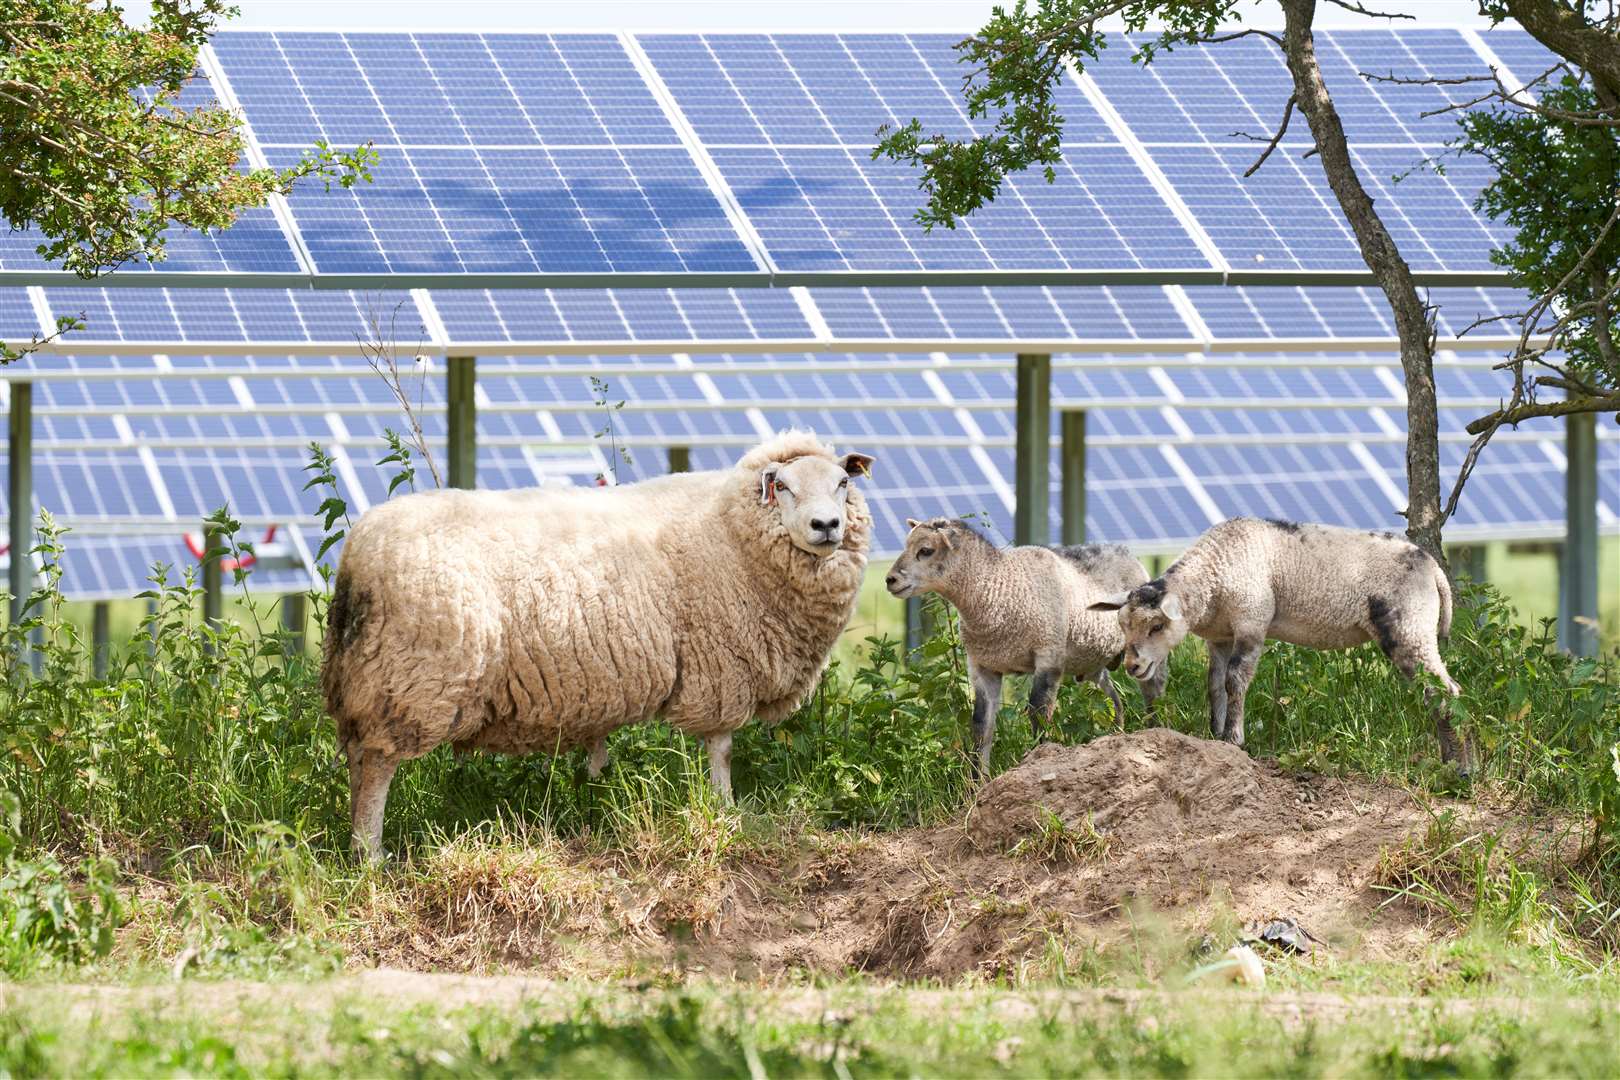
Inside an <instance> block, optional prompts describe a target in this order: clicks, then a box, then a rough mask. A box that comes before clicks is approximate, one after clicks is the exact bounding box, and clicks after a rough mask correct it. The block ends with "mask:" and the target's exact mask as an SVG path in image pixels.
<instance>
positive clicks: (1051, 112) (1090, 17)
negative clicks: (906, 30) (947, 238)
mask: <svg viewBox="0 0 1620 1080" xmlns="http://www.w3.org/2000/svg"><path fill="white" fill-rule="evenodd" d="M1239 6H1240V5H1239V4H1238V2H1237V0H1135V2H1127V3H1118V2H1115V0H1036V2H1035V4H1034V5H1033V6H1032V5H1031V4H1030V3H1029V0H1017V2H1016V3H1014V4H1013V5H1012V6H1011V7H1010V8H1005V7H997V8H995V9H994V10H993V11H992V13H991V15H990V19H989V21H988V22H986V23H985V25H984V27H983V28H982V29H981V30H980V31H979V32H978V33H977V34H975V35H973V36H972V37H969V38H966V39H964V40H963V41H961V42H959V43H958V44H957V46H956V50H957V52H958V53H959V54H960V56H959V58H958V59H959V61H960V62H961V63H964V64H968V65H971V69H970V71H969V73H968V74H967V75H965V76H964V77H963V82H962V90H963V95H964V97H965V99H966V104H967V110H968V115H969V116H971V117H972V118H973V119H974V120H975V121H985V120H989V121H990V123H989V124H988V125H984V124H982V123H981V124H980V125H978V126H980V127H988V130H987V131H984V132H983V133H981V134H975V135H974V136H972V137H971V138H967V139H953V138H951V137H949V136H947V135H944V134H941V133H938V132H929V131H926V130H925V129H924V128H923V126H922V122H921V121H920V120H915V119H913V120H912V121H910V122H909V123H907V124H905V125H904V126H902V127H900V128H898V129H894V130H890V129H889V128H888V127H887V126H885V127H884V128H883V129H882V130H880V131H879V133H878V134H879V135H880V136H881V141H880V142H879V143H878V145H877V147H876V148H875V149H874V150H873V151H872V157H873V158H874V159H876V158H879V157H886V158H889V159H891V160H894V161H899V162H903V163H905V164H908V165H912V166H921V168H922V175H921V178H920V179H919V181H918V183H919V185H920V186H921V188H922V190H923V192H924V193H925V194H926V195H927V202H926V204H925V205H924V206H923V207H922V208H921V209H919V210H918V211H917V213H916V218H917V220H918V221H919V222H920V223H921V224H922V225H923V227H924V228H927V229H932V228H933V227H934V226H936V225H944V226H946V227H947V228H954V227H955V226H956V220H957V218H959V217H964V216H966V215H968V214H971V213H973V212H974V211H975V210H977V209H979V208H980V207H982V206H983V205H984V204H986V203H988V202H992V201H994V199H995V197H996V195H997V193H998V192H999V191H1000V190H1001V185H1002V182H1003V181H1004V180H1005V178H1006V176H1007V175H1008V174H1009V173H1015V172H1022V171H1023V170H1025V169H1028V168H1030V167H1031V166H1035V165H1040V166H1043V167H1044V170H1045V176H1046V179H1047V182H1048V183H1050V182H1051V181H1052V180H1054V179H1055V178H1056V173H1055V171H1054V166H1056V165H1057V164H1058V162H1060V161H1061V160H1062V159H1063V154H1062V148H1061V147H1062V142H1063V123H1064V121H1063V115H1062V113H1060V112H1059V111H1058V108H1057V102H1056V93H1057V89H1058V87H1059V86H1060V85H1061V84H1062V82H1063V79H1064V77H1065V75H1066V73H1067V66H1068V65H1069V64H1070V63H1073V64H1074V65H1075V66H1076V67H1077V68H1083V65H1084V63H1085V61H1086V60H1087V59H1091V60H1095V59H1097V58H1098V56H1099V54H1100V53H1101V51H1102V49H1103V48H1104V47H1105V45H1106V41H1105V37H1104V34H1103V32H1102V31H1100V30H1098V29H1097V28H1096V22H1097V20H1099V19H1101V18H1104V17H1106V16H1108V15H1112V14H1116V13H1118V14H1120V15H1122V16H1123V18H1124V20H1125V28H1126V30H1127V31H1128V32H1131V33H1137V32H1140V31H1142V30H1144V29H1146V28H1147V27H1148V25H1149V24H1150V23H1152V24H1153V25H1154V27H1155V28H1156V30H1157V36H1156V37H1154V38H1152V39H1151V40H1149V41H1147V42H1145V43H1143V44H1142V45H1141V46H1140V47H1139V48H1137V50H1136V51H1135V53H1134V54H1133V56H1132V59H1133V60H1136V61H1138V62H1140V63H1144V64H1145V63H1148V62H1150V61H1152V59H1153V57H1154V56H1155V55H1156V54H1157V53H1158V52H1160V51H1165V52H1169V51H1171V50H1173V49H1174V48H1175V47H1176V46H1177V45H1180V44H1190V43H1194V42H1198V41H1201V40H1204V39H1206V38H1209V37H1211V36H1213V35H1214V34H1215V32H1216V29H1217V28H1218V27H1219V26H1221V25H1222V24H1224V23H1229V22H1236V21H1240V16H1239V14H1238V8H1239Z"/></svg>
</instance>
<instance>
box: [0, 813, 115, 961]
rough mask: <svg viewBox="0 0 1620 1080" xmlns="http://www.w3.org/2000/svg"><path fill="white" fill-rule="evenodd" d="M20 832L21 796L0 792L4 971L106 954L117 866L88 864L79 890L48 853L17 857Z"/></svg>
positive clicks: (103, 862)
mask: <svg viewBox="0 0 1620 1080" xmlns="http://www.w3.org/2000/svg"><path fill="white" fill-rule="evenodd" d="M21 829H22V808H21V804H20V803H19V802H18V800H17V796H16V795H14V794H12V793H11V792H9V791H0V971H5V972H7V973H8V974H11V975H17V974H21V973H24V972H27V971H30V970H32V969H34V968H36V967H40V966H42V965H46V964H50V963H53V962H61V963H65V964H80V963H84V962H85V961H88V960H91V959H94V958H96V957H101V956H105V955H107V953H108V952H109V951H110V950H111V949H112V944H113V930H114V928H115V927H117V925H118V922H119V918H120V915H121V907H122V905H121V904H120V903H119V899H118V891H117V889H116V887H115V886H116V883H117V878H118V874H117V870H116V869H115V868H114V866H113V864H112V863H111V862H110V861H109V860H107V859H90V860H87V861H86V862H85V864H84V866H83V868H82V874H81V876H82V878H83V882H82V884H80V885H78V886H75V885H74V884H73V883H72V882H71V881H70V880H69V876H68V874H67V871H66V870H65V869H64V868H63V866H62V864H61V863H60V862H59V861H58V860H57V859H56V857H55V856H54V855H52V854H50V853H49V852H46V853H42V854H36V855H34V856H32V857H24V856H23V855H21V854H20V853H19V850H18V849H19V847H20V845H21V840H22V837H21Z"/></svg>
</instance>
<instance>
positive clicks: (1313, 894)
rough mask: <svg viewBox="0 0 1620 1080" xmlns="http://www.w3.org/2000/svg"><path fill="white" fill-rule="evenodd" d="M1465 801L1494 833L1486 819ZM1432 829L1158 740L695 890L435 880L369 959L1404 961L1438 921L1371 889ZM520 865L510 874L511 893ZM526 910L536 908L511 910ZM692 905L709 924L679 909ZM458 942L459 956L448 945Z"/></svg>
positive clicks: (1356, 795) (1343, 788)
mask: <svg viewBox="0 0 1620 1080" xmlns="http://www.w3.org/2000/svg"><path fill="white" fill-rule="evenodd" d="M1451 805H1454V806H1456V808H1457V811H1458V813H1459V815H1460V816H1461V817H1462V819H1463V820H1464V821H1469V820H1473V821H1477V822H1479V823H1480V824H1487V823H1489V821H1488V819H1489V818H1490V816H1491V815H1490V814H1489V813H1488V812H1487V811H1485V810H1483V809H1481V808H1480V807H1478V806H1476V805H1474V804H1470V803H1461V804H1451ZM1427 821H1428V818H1427V815H1426V813H1425V811H1424V810H1423V808H1422V807H1420V806H1419V805H1418V804H1417V803H1416V802H1415V801H1414V800H1413V798H1412V797H1411V796H1410V795H1408V794H1407V793H1406V792H1404V791H1402V790H1400V789H1398V788H1394V787H1391V786H1388V785H1385V784H1380V783H1376V782H1373V781H1369V780H1364V779H1358V778H1335V777H1323V776H1316V775H1311V774H1303V773H1287V772H1284V771H1283V770H1281V769H1280V768H1278V767H1277V765H1276V764H1275V763H1273V762H1270V761H1264V760H1255V759H1252V758H1250V757H1249V756H1248V755H1247V754H1246V753H1245V752H1244V751H1242V750H1240V749H1238V748H1236V747H1233V746H1229V745H1227V744H1225V743H1221V742H1215V741H1211V740H1208V739H1198V738H1191V737H1188V736H1186V735H1182V734H1179V733H1177V732H1174V731H1170V730H1166V729H1152V730H1147V731H1137V732H1131V733H1129V734H1122V735H1111V736H1107V737H1105V738H1101V739H1097V740H1095V741H1094V742H1091V743H1088V744H1086V745H1083V746H1058V745H1055V744H1050V743H1048V744H1043V745H1041V746H1039V747H1037V748H1036V749H1034V750H1032V751H1031V752H1030V753H1029V755H1028V756H1027V757H1026V758H1025V759H1024V760H1023V761H1022V762H1021V763H1020V764H1019V765H1018V766H1017V767H1015V768H1013V769H1012V770H1010V771H1008V772H1007V773H1005V774H1003V775H1001V776H999V777H997V778H996V779H995V780H993V781H991V782H990V783H988V784H987V785H985V787H984V788H983V790H982V791H981V792H980V793H979V797H978V799H977V800H976V801H975V803H974V805H973V806H972V808H971V809H970V810H969V812H968V813H967V815H966V816H965V819H964V820H963V822H961V823H960V824H953V825H949V826H943V827H937V828H930V829H913V830H908V831H905V832H899V833H884V834H876V835H866V836H860V835H853V834H848V833H833V834H818V835H801V836H800V837H799V839H798V843H799V844H800V847H799V849H798V850H796V851H795V850H793V849H792V848H791V846H789V847H787V848H781V847H778V848H773V849H772V850H771V851H769V852H766V853H762V852H756V853H755V854H754V855H752V856H750V857H745V858H741V859H732V860H729V861H728V862H727V864H726V865H725V866H723V867H719V868H716V871H717V872H714V873H710V874H709V875H707V876H706V877H703V878H702V879H701V880H699V879H693V882H695V883H693V882H689V883H687V884H685V885H682V884H680V880H682V879H680V875H679V874H677V873H675V871H671V872H670V873H668V874H662V875H661V876H656V875H655V876H654V877H648V876H646V875H645V874H639V875H627V876H620V873H619V871H618V869H616V868H614V867H613V866H611V865H609V863H608V861H606V860H605V857H604V856H603V855H601V854H598V855H596V856H593V857H590V858H589V859H586V858H578V859H576V858H575V857H574V856H572V855H569V854H567V853H566V852H564V851H562V850H560V849H559V850H557V851H554V852H552V853H551V854H550V855H549V856H548V857H547V860H543V861H545V862H546V866H545V868H544V869H545V871H546V872H545V873H544V874H536V875H531V876H532V877H533V878H534V881H533V888H525V889H521V890H517V891H516V892H514V890H513V889H512V888H511V887H509V886H508V887H503V889H502V891H501V895H500V896H499V897H496V898H494V899H491V898H488V897H481V896H480V895H477V894H478V892H479V889H480V888H481V887H482V886H480V885H479V882H482V881H484V879H485V878H487V877H489V875H487V874H486V875H472V876H471V877H468V876H467V875H462V876H461V877H458V878H455V879H454V881H455V882H460V883H459V884H455V883H452V881H451V880H449V879H445V878H443V877H442V876H437V875H436V876H435V880H437V881H440V882H441V884H443V885H444V890H445V891H446V895H445V896H443V897H440V898H439V899H438V901H436V902H435V903H434V904H433V905H424V906H422V907H419V908H417V910H416V918H415V919H414V920H413V921H414V925H411V926H408V927H407V926H403V925H402V926H399V927H396V929H397V930H398V931H400V932H398V933H393V934H390V935H386V937H387V938H388V939H389V942H388V943H387V944H385V943H384V941H383V940H382V938H381V937H374V938H373V943H372V947H371V948H369V949H367V948H364V947H362V950H361V951H362V952H366V953H369V954H370V958H371V960H372V962H378V961H381V962H385V963H390V964H393V965H396V966H401V967H412V968H424V967H426V968H442V967H445V966H447V965H448V966H452V967H461V968H463V969H471V970H480V969H486V970H487V969H488V968H489V967H491V966H498V967H516V968H520V969H526V970H529V971H534V972H537V973H542V974H550V973H558V974H564V973H580V972H582V971H585V970H588V969H592V968H594V967H600V968H601V969H603V970H608V969H617V970H621V971H622V970H624V969H625V968H626V966H629V967H631V968H634V969H639V970H659V969H663V970H668V969H672V968H674V969H683V970H701V971H706V972H709V973H712V974H736V975H739V976H742V977H749V978H753V977H761V978H771V977H774V976H777V975H780V974H783V973H785V972H790V971H793V970H795V969H799V970H815V971H829V972H844V971H848V970H852V969H853V970H861V971H868V972H872V973H874V974H878V975H888V976H898V977H917V976H932V977H939V978H955V977H957V976H960V975H963V974H968V973H979V974H990V975H994V974H1005V973H1012V972H1016V971H1020V970H1022V971H1029V970H1031V968H1032V967H1034V968H1037V969H1038V968H1040V967H1041V966H1042V965H1044V966H1046V967H1054V966H1058V965H1074V964H1094V963H1107V962H1110V961H1109V960H1108V959H1107V956H1108V955H1109V954H1112V956H1114V957H1118V956H1120V953H1121V950H1135V952H1134V953H1132V954H1130V955H1129V956H1128V957H1126V959H1125V961H1124V962H1127V963H1128V964H1130V965H1133V966H1134V967H1135V968H1137V969H1144V968H1145V969H1153V968H1155V967H1159V968H1162V967H1164V966H1167V965H1171V964H1178V963H1183V962H1185V961H1186V959H1187V948H1188V940H1189V935H1190V936H1191V937H1193V938H1196V937H1197V936H1198V935H1199V934H1201V933H1203V932H1204V931H1206V930H1209V931H1211V932H1212V933H1214V934H1216V935H1217V936H1223V935H1224V936H1229V935H1230V934H1231V933H1232V931H1233V930H1235V929H1236V924H1241V923H1247V922H1250V921H1258V920H1269V919H1271V918H1275V917H1290V918H1294V919H1297V920H1298V921H1299V922H1300V923H1302V924H1303V925H1304V926H1306V927H1307V928H1309V929H1310V930H1311V931H1312V932H1313V933H1314V934H1315V935H1317V936H1318V937H1320V938H1324V939H1326V940H1328V941H1329V942H1330V944H1331V946H1332V947H1333V948H1334V949H1335V950H1336V951H1338V952H1340V953H1341V954H1343V953H1345V952H1349V951H1357V952H1361V953H1370V954H1373V955H1386V956H1393V955H1405V954H1408V953H1411V952H1412V951H1413V950H1414V949H1416V948H1420V947H1421V946H1422V945H1423V944H1424V943H1426V942H1427V941H1428V940H1430V939H1431V938H1430V934H1431V933H1432V932H1435V929H1436V928H1429V927H1426V926H1424V925H1423V924H1422V923H1421V921H1420V916H1419V915H1418V914H1417V913H1415V912H1414V911H1411V910H1407V909H1403V908H1401V907H1399V906H1392V907H1388V908H1381V907H1380V904H1381V902H1382V901H1383V900H1384V899H1385V895H1384V894H1382V893H1380V892H1378V891H1377V890H1375V889H1373V888H1372V884H1371V883H1372V878H1373V875H1374V872H1375V870H1376V867H1377V864H1378V860H1379V856H1380V854H1381V852H1382V851H1383V850H1384V849H1385V848H1395V847H1398V846H1400V845H1401V844H1402V843H1404V842H1405V841H1406V840H1407V838H1408V837H1410V836H1412V835H1414V834H1421V832H1422V831H1423V829H1424V827H1425V825H1426V823H1427ZM509 870H510V868H509V867H508V868H507V869H506V870H503V871H502V872H501V873H499V874H497V875H495V876H496V877H498V878H499V879H500V880H502V881H508V879H510V878H511V877H512V874H511V873H510V872H509ZM462 878H466V880H465V881H463V880H462ZM576 879H577V883H578V884H580V888H581V889H582V890H583V892H582V895H583V896H584V897H585V899H583V900H580V901H579V902H578V903H571V902H569V901H568V900H567V899H566V898H565V897H564V896H563V893H566V892H567V890H566V889H562V888H561V887H560V884H559V883H562V882H566V881H568V880H576ZM587 886H588V887H587ZM609 886H611V887H609ZM451 894H454V895H451ZM463 894H465V895H463ZM508 894H510V895H508ZM609 894H611V895H609ZM688 894H689V895H688ZM524 897H530V898H532V903H533V904H534V905H536V909H535V910H534V912H533V913H532V915H524V913H523V912H522V911H517V912H513V911H510V910H508V909H511V908H512V907H513V905H514V904H516V905H517V906H518V907H520V908H521V907H524V906H525V905H526V904H527V903H529V902H531V901H526V900H524ZM593 898H594V899H593ZM496 900H498V901H499V903H496ZM485 901H487V902H485ZM587 901H588V902H587ZM609 901H611V902H609ZM496 909H498V910H499V911H501V912H505V913H506V916H508V917H507V918H506V919H505V921H504V922H501V923H500V925H499V926H493V927H486V928H485V931H487V932H480V933H474V932H473V930H471V929H469V928H467V927H465V926H462V925H461V923H462V922H465V921H466V918H465V917H463V916H465V915H466V913H468V912H475V913H476V912H481V911H490V910H496ZM688 909H690V912H698V915H691V914H690V913H688V914H686V915H682V916H681V917H680V918H675V917H673V916H672V915H670V913H671V912H674V913H676V914H679V913H680V912H688ZM661 912H662V913H664V914H663V915H660V914H659V913H661ZM446 913H461V914H460V915H459V916H458V918H455V919H453V918H450V916H449V915H448V914H446ZM458 919H459V921H458ZM474 921H482V920H476V919H475V920H474ZM436 923H440V924H442V925H435V924H436ZM474 929H476V928H474ZM449 937H454V938H455V942H454V948H453V949H449V950H448V953H447V950H446V949H444V948H437V949H436V948H431V947H430V945H431V943H432V942H434V941H440V940H448V938H449ZM497 939H499V941H500V942H502V945H501V947H500V948H499V949H493V948H492V947H491V946H489V943H490V942H492V941H496V940H497ZM1155 950H1156V951H1155ZM451 955H453V956H455V957H460V958H461V960H462V962H461V963H459V964H458V963H451V962H450V960H449V959H448V956H451ZM359 958H360V957H358V956H357V957H356V959H359Z"/></svg>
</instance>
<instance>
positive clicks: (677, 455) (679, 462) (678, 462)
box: [669, 446, 692, 473]
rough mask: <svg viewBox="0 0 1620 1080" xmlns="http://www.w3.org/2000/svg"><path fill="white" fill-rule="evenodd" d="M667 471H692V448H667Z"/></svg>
mask: <svg viewBox="0 0 1620 1080" xmlns="http://www.w3.org/2000/svg"><path fill="white" fill-rule="evenodd" d="M669 471H670V472H672V473H678V472H691V471H692V448H691V447H690V446H672V447H670V448H669Z"/></svg>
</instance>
